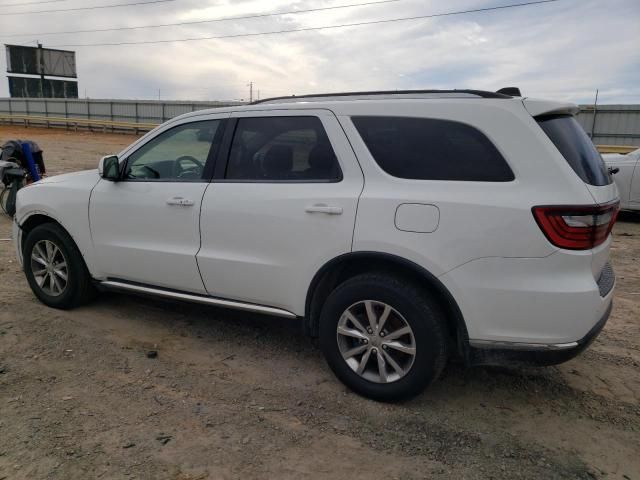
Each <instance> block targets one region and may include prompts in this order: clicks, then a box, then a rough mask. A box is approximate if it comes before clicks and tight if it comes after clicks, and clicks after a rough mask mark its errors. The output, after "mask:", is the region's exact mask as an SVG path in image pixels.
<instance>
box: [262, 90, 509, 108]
mask: <svg viewBox="0 0 640 480" xmlns="http://www.w3.org/2000/svg"><path fill="white" fill-rule="evenodd" d="M414 93H426V94H429V93H431V94H438V93H454V94H455V93H463V94H467V95H476V96H478V97H481V98H512V97H511V96H510V95H505V94H503V93H498V92H487V91H484V90H468V89H461V90H374V91H365V92H336V93H314V94H308V95H290V96H284V97H271V98H265V99H263V100H256V101H254V102H251V103H250V105H257V104H259V103H266V102H272V101H277V100H298V99H307V98H326V97H357V96H367V95H371V96H374V95H406V94H414Z"/></svg>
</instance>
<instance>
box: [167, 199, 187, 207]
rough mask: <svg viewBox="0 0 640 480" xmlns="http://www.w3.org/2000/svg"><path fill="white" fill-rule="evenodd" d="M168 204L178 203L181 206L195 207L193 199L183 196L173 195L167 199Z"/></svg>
mask: <svg viewBox="0 0 640 480" xmlns="http://www.w3.org/2000/svg"><path fill="white" fill-rule="evenodd" d="M167 205H178V206H180V207H193V200H189V199H188V198H183V197H172V198H169V199H167Z"/></svg>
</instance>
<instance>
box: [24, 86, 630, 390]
mask: <svg viewBox="0 0 640 480" xmlns="http://www.w3.org/2000/svg"><path fill="white" fill-rule="evenodd" d="M577 111H578V109H577V107H576V106H575V105H572V104H565V103H557V102H549V101H541V100H532V99H526V98H525V99H523V98H514V97H510V96H507V95H503V94H496V93H491V92H481V91H475V90H468V91H460V90H453V91H408V92H399V93H398V92H378V93H375V92H374V93H358V94H333V95H316V96H307V97H295V98H285V99H272V100H269V101H263V102H260V103H258V104H252V105H248V106H240V107H230V108H224V109H212V110H202V111H198V112H194V113H190V114H187V115H183V116H180V117H177V118H175V119H173V120H171V121H169V122H167V123H165V124H164V125H161V126H160V127H158V128H156V129H155V130H153V131H152V132H150V133H148V134H147V135H145V136H144V137H142V138H141V139H140V140H138V141H137V142H135V143H134V144H133V145H131V146H130V147H128V148H126V149H125V150H124V151H122V152H120V153H119V154H118V155H117V156H109V157H105V158H103V159H102V160H101V161H100V165H99V169H98V170H91V171H84V172H78V173H72V174H67V175H60V176H56V177H50V178H48V179H46V180H43V181H40V182H37V183H35V184H33V185H31V186H29V187H26V188H23V189H22V190H20V192H19V194H18V202H17V213H16V215H15V228H14V233H15V235H14V238H15V244H16V249H17V253H18V256H19V257H20V259H21V261H23V264H24V270H25V273H26V277H27V279H28V282H29V284H30V286H31V288H32V289H33V292H34V293H35V295H36V296H37V297H38V298H39V299H40V300H41V301H42V302H43V303H45V304H46V305H49V306H51V307H56V308H70V307H73V306H76V305H78V304H80V303H82V302H84V301H86V300H87V299H88V298H90V296H91V292H92V291H93V290H94V289H95V288H97V289H98V290H101V289H110V290H119V291H126V292H133V293H138V294H148V295H157V296H160V297H165V298H172V299H178V300H184V301H192V302H200V303H205V304H211V305H218V306H220V305H221V306H226V307H231V308H237V309H242V310H248V311H252V312H261V313H265V314H270V315H277V316H283V317H291V318H297V319H299V321H300V323H301V325H303V326H304V329H305V331H306V332H307V333H308V334H309V335H312V336H319V338H320V345H321V348H322V350H323V352H324V354H325V356H326V359H327V361H328V363H329V365H330V366H331V368H332V369H333V371H334V372H335V374H336V375H337V376H338V377H339V378H340V379H341V380H342V381H343V382H344V383H345V384H346V385H348V386H349V387H350V388H352V389H353V390H355V391H356V392H358V393H360V394H362V395H365V396H368V397H371V398H375V399H379V400H396V399H399V398H404V397H408V396H411V395H415V394H417V393H418V392H420V391H421V390H422V389H424V388H425V387H426V386H427V385H428V384H429V383H431V382H432V381H433V380H435V379H436V378H437V377H438V375H439V374H440V373H441V371H442V369H443V368H444V366H445V364H446V362H447V359H451V358H454V357H456V358H459V359H462V360H463V361H464V362H465V363H466V364H467V365H478V364H500V363H502V364H504V363H509V364H513V363H521V362H526V363H537V364H551V363H558V362H562V361H565V360H567V359H569V358H571V357H573V356H574V355H576V354H577V353H578V352H580V351H581V350H582V349H584V348H585V347H586V346H587V345H588V343H589V342H590V341H591V340H592V339H593V338H594V337H595V336H596V335H597V334H598V332H599V331H600V330H601V329H602V327H603V326H604V324H605V322H606V320H607V318H608V316H609V313H610V311H611V306H612V296H613V287H614V282H615V280H614V275H613V271H612V270H611V266H610V265H609V263H608V259H609V246H610V243H611V239H610V235H609V233H610V231H611V228H612V226H613V223H614V221H615V218H616V213H617V211H618V200H619V199H618V191H617V189H616V186H615V184H614V183H613V182H612V180H611V177H610V175H609V174H608V172H607V170H606V168H605V166H604V164H603V162H602V158H601V157H600V155H599V154H598V152H597V151H596V150H595V148H594V147H593V144H592V143H591V141H590V140H589V139H588V137H587V136H586V135H585V134H584V132H583V131H582V129H581V128H580V126H579V124H578V123H577V122H576V120H575V119H574V117H573V115H574V114H575V113H576V112H577Z"/></svg>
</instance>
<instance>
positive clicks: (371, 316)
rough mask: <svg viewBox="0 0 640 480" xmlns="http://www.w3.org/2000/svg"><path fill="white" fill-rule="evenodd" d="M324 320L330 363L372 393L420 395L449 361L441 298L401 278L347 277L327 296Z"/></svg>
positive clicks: (380, 396) (389, 397) (359, 390)
mask: <svg viewBox="0 0 640 480" xmlns="http://www.w3.org/2000/svg"><path fill="white" fill-rule="evenodd" d="M320 322H321V323H320V344H321V347H322V350H323V352H324V355H325V357H326V359H327V362H328V363H329V366H330V367H331V369H332V370H333V372H334V373H335V374H336V376H337V377H338V378H339V379H340V380H341V381H342V382H344V383H345V384H346V385H347V386H348V387H349V388H351V389H352V390H354V391H355V392H357V393H359V394H361V395H364V396H366V397H369V398H373V399H376V400H383V401H394V400H401V399H403V398H407V397H411V396H413V395H416V394H418V393H420V392H421V391H422V390H424V388H426V387H427V386H428V385H429V384H430V383H431V382H433V381H434V380H435V379H436V378H437V377H438V376H439V375H440V373H441V372H442V369H443V368H444V365H445V363H446V345H447V336H446V330H445V326H444V318H443V314H442V313H441V311H440V309H439V308H438V304H437V302H435V301H434V300H433V299H431V298H430V297H429V295H428V293H426V292H424V291H422V290H421V289H419V288H417V287H416V286H415V285H413V284H412V283H406V282H404V281H401V279H398V278H395V277H391V276H386V275H378V274H365V275H359V276H357V277H354V278H352V279H350V280H347V281H346V282H345V283H343V284H342V285H340V286H339V287H337V288H336V289H335V290H334V291H333V292H332V293H331V294H330V295H329V297H328V298H327V301H326V303H325V305H324V307H323V309H322V314H321V318H320Z"/></svg>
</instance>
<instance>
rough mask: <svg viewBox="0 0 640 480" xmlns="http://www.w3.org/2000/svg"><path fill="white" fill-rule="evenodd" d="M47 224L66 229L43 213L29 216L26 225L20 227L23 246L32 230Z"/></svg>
mask: <svg viewBox="0 0 640 480" xmlns="http://www.w3.org/2000/svg"><path fill="white" fill-rule="evenodd" d="M45 223H55V224H56V225H59V226H60V228H62V229H64V227H63V226H62V225H60V223H59V222H57V221H56V220H54V219H53V218H51V217H49V216H47V215H43V214H41V213H36V214H34V215H31V216H29V217H28V218H27V219H26V220H25V221H24V223H23V224H22V225H20V229H21V230H22V244H24V240H25V239H26V238H27V235H28V234H29V232H30V231H31V230H33V229H34V228H36V227H37V226H39V225H43V224H45ZM65 231H66V230H65ZM20 250H22V245H20Z"/></svg>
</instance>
